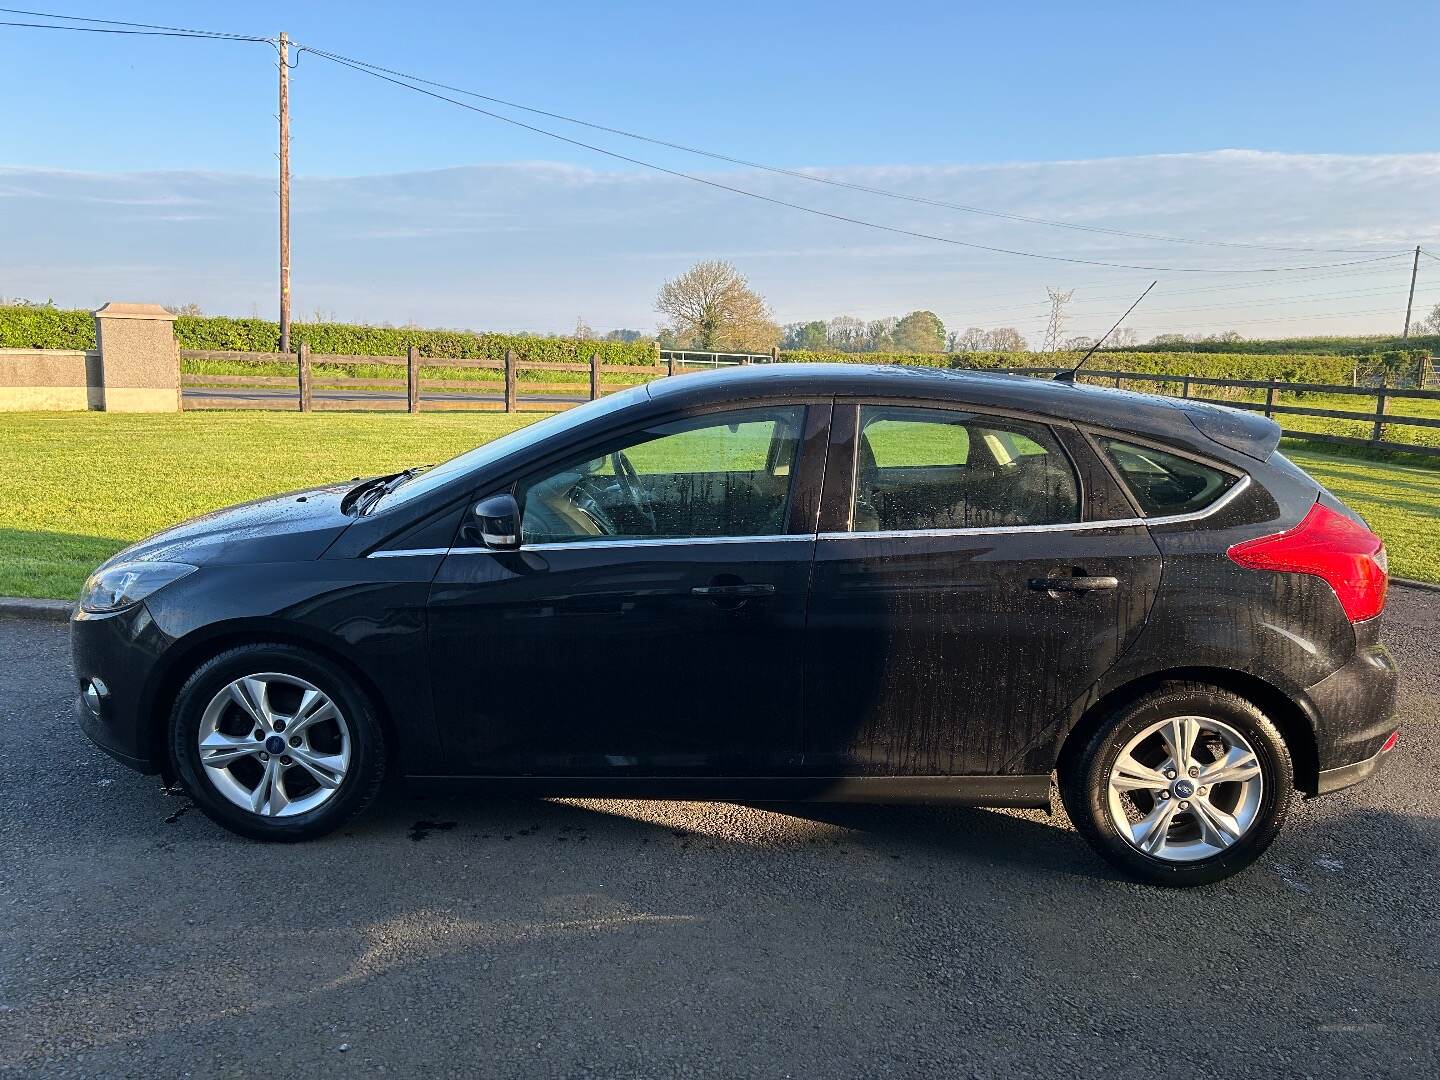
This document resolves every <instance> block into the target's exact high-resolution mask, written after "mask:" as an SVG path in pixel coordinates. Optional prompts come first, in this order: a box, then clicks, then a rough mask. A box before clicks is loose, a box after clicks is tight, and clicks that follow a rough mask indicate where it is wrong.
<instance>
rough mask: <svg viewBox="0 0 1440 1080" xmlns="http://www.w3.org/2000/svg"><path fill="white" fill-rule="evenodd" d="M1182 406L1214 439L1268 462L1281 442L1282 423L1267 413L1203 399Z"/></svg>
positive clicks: (1201, 428)
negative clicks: (1262, 413)
mask: <svg viewBox="0 0 1440 1080" xmlns="http://www.w3.org/2000/svg"><path fill="white" fill-rule="evenodd" d="M1177 406H1178V408H1179V409H1180V410H1181V411H1182V412H1183V413H1184V414H1185V416H1186V417H1187V418H1188V419H1189V421H1190V423H1192V424H1193V425H1195V429H1196V430H1197V431H1199V432H1200V434H1201V435H1204V436H1205V437H1206V438H1207V439H1209V440H1210V441H1211V442H1214V443H1219V444H1220V445H1221V446H1223V447H1225V448H1226V449H1229V450H1234V451H1236V452H1237V453H1241V454H1244V455H1245V456H1246V457H1252V458H1254V459H1255V460H1256V461H1265V460H1266V459H1267V458H1269V457H1270V455H1271V454H1273V453H1274V452H1275V448H1276V447H1277V446H1279V445H1280V425H1279V424H1277V423H1276V422H1275V421H1274V420H1271V419H1270V418H1269V417H1266V416H1257V415H1256V414H1255V413H1253V412H1244V411H1242V410H1240V409H1229V408H1226V407H1225V406H1223V405H1211V404H1209V403H1208V402H1201V401H1183V402H1178V403H1177Z"/></svg>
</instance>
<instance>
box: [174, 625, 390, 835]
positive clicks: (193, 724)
mask: <svg viewBox="0 0 1440 1080" xmlns="http://www.w3.org/2000/svg"><path fill="white" fill-rule="evenodd" d="M170 756H171V760H172V762H173V764H174V766H175V771H176V773H177V774H178V775H179V777H180V779H181V781H182V782H183V783H184V785H185V790H186V791H187V792H188V793H189V795H190V797H191V798H192V799H194V800H195V803H196V805H197V806H199V807H200V809H201V810H203V811H204V812H205V814H206V815H207V816H208V817H210V818H211V819H212V820H214V821H216V822H218V823H219V824H221V825H223V826H225V827H226V828H227V829H230V830H232V831H233V832H237V833H240V834H241V835H243V836H248V837H251V838H253V839H257V840H282V841H286V840H289V841H294V840H308V839H311V838H313V837H316V836H322V835H324V834H325V833H328V832H330V831H332V830H334V829H336V828H339V827H340V826H341V825H343V824H344V823H345V822H346V821H348V820H350V818H352V817H354V816H355V815H356V814H358V813H359V812H360V811H361V810H362V809H364V808H365V806H366V805H367V804H368V803H369V802H370V800H371V799H373V798H374V796H375V793H376V791H377V790H378V789H379V787H380V782H381V780H382V779H383V777H384V772H385V741H384V736H383V734H382V732H381V729H380V724H379V723H378V721H377V720H376V716H375V709H374V707H373V705H372V704H371V703H370V700H369V698H368V696H367V695H366V694H365V693H364V691H363V690H362V689H361V688H360V687H358V686H356V685H355V683H354V680H353V679H351V678H349V677H348V676H347V675H346V673H345V672H344V671H342V670H341V669H339V668H338V667H337V666H336V665H334V664H333V663H331V662H330V661H328V660H326V659H324V658H323V657H320V656H318V655H316V654H314V653H311V652H309V651H308V650H305V649H300V648H297V647H295V646H292V645H280V644H254V645H242V646H239V647H238V648H233V649H229V650H227V651H225V652H223V653H221V654H219V655H218V656H215V657H213V658H211V659H210V660H208V661H206V662H205V663H204V664H202V665H201V666H200V667H199V669H198V670H196V672H195V673H194V674H193V675H191V676H190V678H189V680H187V681H186V683H185V685H184V686H183V687H182V688H181V690H180V693H179V695H178V696H177V697H176V700H175V708H174V710H173V711H172V713H171V716H170Z"/></svg>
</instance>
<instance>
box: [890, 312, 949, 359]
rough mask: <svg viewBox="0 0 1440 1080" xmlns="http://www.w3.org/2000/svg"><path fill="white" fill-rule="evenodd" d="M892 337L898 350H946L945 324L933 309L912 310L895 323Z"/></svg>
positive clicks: (931, 351) (918, 351)
mask: <svg viewBox="0 0 1440 1080" xmlns="http://www.w3.org/2000/svg"><path fill="white" fill-rule="evenodd" d="M890 339H891V341H893V342H894V344H895V349H896V350H897V351H898V352H917V353H938V352H944V351H945V324H944V323H942V322H941V321H940V316H938V315H936V314H935V313H934V312H933V311H912V312H910V314H909V315H906V316H905V317H904V318H903V319H901V320H900V321H899V322H897V323H896V324H895V329H894V330H892V331H891V332H890Z"/></svg>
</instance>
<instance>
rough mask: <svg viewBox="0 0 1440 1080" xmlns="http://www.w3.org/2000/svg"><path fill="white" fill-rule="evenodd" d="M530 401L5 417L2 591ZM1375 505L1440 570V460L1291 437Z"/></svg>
mask: <svg viewBox="0 0 1440 1080" xmlns="http://www.w3.org/2000/svg"><path fill="white" fill-rule="evenodd" d="M540 415H541V414H536V413H523V414H518V415H508V416H507V415H506V414H504V413H484V412H469V413H448V414H439V413H432V414H421V415H420V416H408V415H405V414H386V413H369V414H360V413H325V414H314V413H311V414H304V415H302V414H300V413H270V412H213V413H210V412H194V413H182V414H180V415H178V416H177V415H167V416H140V415H124V414H113V413H112V414H107V413H9V414H3V415H0V477H3V480H0V595H4V596H38V597H72V596H75V595H76V594H77V593H78V592H79V590H80V586H81V584H82V582H83V581H84V579H85V575H86V574H87V573H89V571H90V570H91V569H93V568H94V567H95V565H96V564H98V563H100V562H101V561H103V560H104V559H105V558H107V557H108V556H109V555H111V554H113V553H114V552H115V551H117V550H119V549H120V548H122V547H124V546H125V545H126V544H129V543H131V542H132V541H134V540H138V539H140V538H141V537H144V536H148V535H149V534H150V533H153V532H155V531H157V530H159V529H162V528H164V527H166V526H167V525H171V524H173V523H175V522H177V521H183V520H184V519H186V518H189V517H193V516H195V515H196V514H201V513H204V512H205V511H207V510H212V509H215V508H216V507H220V506H226V505H229V504H231V503H236V502H241V501H244V500H246V499H252V498H256V497H258V496H262V495H270V494H274V493H276V492H280V491H287V490H292V489H295V488H300V487H307V486H310V485H314V484H319V483H324V482H326V481H331V480H337V479H339V480H343V479H346V478H348V477H351V476H357V475H366V474H373V473H382V472H390V471H394V470H397V469H400V468H403V467H405V466H408V465H415V464H424V463H427V462H436V461H442V460H444V459H445V458H447V457H451V456H453V455H455V454H457V453H459V452H460V451H462V450H466V449H469V448H470V447H472V446H474V445H476V444H477V443H481V442H485V441H487V440H489V439H492V438H495V437H496V436H498V435H501V434H503V433H505V432H507V431H510V430H513V429H514V428H516V427H519V426H521V425H523V424H526V423H530V422H532V421H534V420H536V419H538V418H539V416H540ZM1286 452H1287V453H1288V454H1289V455H1290V457H1291V458H1292V459H1293V460H1294V461H1295V462H1296V463H1297V464H1298V465H1300V466H1301V467H1303V468H1305V469H1307V470H1309V471H1310V472H1311V473H1313V474H1314V475H1315V477H1316V479H1318V480H1319V481H1320V482H1321V483H1323V484H1325V485H1326V486H1327V487H1329V488H1330V489H1331V490H1332V491H1334V492H1335V493H1336V494H1337V495H1339V496H1340V497H1341V498H1343V499H1345V500H1346V501H1347V502H1348V503H1350V504H1351V505H1352V506H1354V507H1355V509H1357V510H1359V511H1360V512H1361V513H1363V514H1364V515H1365V516H1366V517H1367V518H1368V519H1369V520H1370V522H1371V524H1372V525H1373V526H1375V527H1376V528H1377V530H1378V531H1379V532H1380V533H1381V535H1383V536H1384V537H1385V539H1386V542H1387V544H1388V545H1389V548H1390V554H1391V569H1392V571H1393V572H1394V573H1396V574H1399V575H1402V576H1405V577H1415V578H1421V579H1423V580H1427V581H1435V582H1440V468H1427V467H1424V466H1410V465H1395V464H1390V463H1384V462H1375V461H1365V460H1360V459H1356V458H1349V457H1342V456H1338V455H1335V454H1331V453H1317V452H1313V451H1311V450H1305V449H1298V448H1295V447H1293V446H1287V450H1286Z"/></svg>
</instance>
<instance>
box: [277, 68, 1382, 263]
mask: <svg viewBox="0 0 1440 1080" xmlns="http://www.w3.org/2000/svg"><path fill="white" fill-rule="evenodd" d="M304 51H308V52H314V53H316V55H319V56H323V57H325V58H326V59H328V60H334V61H337V62H344V63H348V64H350V65H351V66H354V67H358V68H364V69H368V70H369V71H371V72H372V73H375V72H384V73H385V74H387V75H394V76H397V77H399V78H401V79H405V80H408V81H409V82H412V83H419V84H422V85H424V86H434V87H438V88H439V89H442V90H449V91H450V92H451V93H455V94H464V95H465V96H466V97H472V98H476V99H477V100H480V101H488V102H491V103H493V104H496V105H503V106H505V107H506V108H509V109H519V110H520V111H522V112H527V113H531V114H533V115H536V116H545V117H549V118H550V119H552V120H560V121H563V122H564V123H567V124H576V125H579V126H580V127H586V128H590V129H592V130H594V131H603V132H606V133H608V134H611V135H620V136H623V137H624V138H627V139H635V140H638V141H640V142H645V143H650V144H651V145H652V146H663V147H666V148H668V149H671V150H680V151H683V152H684V153H687V154H697V155H699V156H701V157H707V158H712V159H713V160H716V161H724V162H728V163H729V164H731V165H743V166H745V167H746V168H750V169H761V170H763V171H765V172H769V173H775V174H777V175H780V176H788V177H792V178H794V179H796V180H808V181H810V182H812V183H816V184H826V185H829V186H831V187H837V188H846V189H848V190H851V191H861V192H865V193H866V194H869V195H879V196H882V197H884V198H887V199H900V200H903V201H905V202H913V203H921V204H923V205H926V206H936V207H943V208H944V209H947V210H959V211H962V212H964V213H967V214H980V215H984V216H986V217H995V218H1002V219H1005V220H1008V221H1020V222H1025V223H1027V224H1030V225H1046V226H1049V227H1051V228H1057V229H1072V230H1075V231H1078V232H1088V233H1102V234H1106V235H1110V236H1123V237H1128V238H1130V239H1137V240H1157V241H1162V242H1164V243H1168V244H1194V245H1200V246H1204V247H1223V248H1246V249H1251V250H1256V251H1286V252H1308V253H1330V254H1373V253H1374V251H1375V249H1374V248H1324V247H1287V246H1280V245H1275V244H1256V243H1245V242H1241V241H1227V240H1196V239H1192V238H1188V237H1181V236H1167V235H1164V234H1160V233H1147V232H1136V231H1131V230H1128V229H1115V228H1109V227H1106V226H1100V225H1082V224H1079V223H1078V222H1073V221H1054V220H1051V219H1048V218H1040V217H1031V216H1029V215H1027V214H1017V213H1013V212H1011V211H1007V210H995V209H990V208H987V207H982V206H970V205H966V204H964V203H953V202H947V201H945V200H943V199H932V198H928V197H926V196H923V195H913V194H910V193H908V192H901V191H893V190H890V189H888V188H878V187H872V186H870V185H868V184H857V183H854V182H853V181H845V180H837V179H835V178H833V177H828V176H819V175H816V174H815V173H812V172H804V171H801V170H798V169H786V168H783V167H781V166H779V165H767V164H765V163H764V162H759V161H750V160H748V159H746V158H739V157H733V156H731V155H729V154H722V153H718V152H716V151H713V150H704V149H701V148H700V147H696V146H687V145H685V144H684V143H677V142H671V141H669V140H667V139H658V138H654V137H653V136H649V135H641V134H639V133H638V132H634V131H627V130H625V129H624V128H617V127H609V126H607V125H605V124H598V123H593V122H592V121H589V120H581V119H579V118H577V117H574V116H566V115H565V114H564V113H557V112H551V111H549V110H546V109H539V108H535V107H533V106H530V105H522V104H520V103H519V102H516V101H507V100H506V99H505V98H499V97H493V96H491V95H489V94H482V93H479V92H478V91H475V90H466V89H464V88H463V87H459V86H451V85H450V84H448V83H443V82H437V81H435V80H433V79H425V78H421V77H420V76H418V75H411V74H409V73H408V72H404V71H396V70H395V69H393V68H387V67H381V66H380V65H379V64H372V63H370V62H368V61H365V60H356V59H354V58H353V57H348V56H344V57H342V56H340V55H339V54H338V53H331V52H325V51H322V50H320V49H313V48H308V47H307V48H306V49H305V50H304ZM457 104H458V102H457ZM487 115H491V114H487ZM547 134H548V133H547ZM556 137H557V138H558V137H560V136H556ZM581 145H583V144H581ZM1404 250H1405V252H1406V253H1408V252H1409V248H1406V249H1404Z"/></svg>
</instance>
